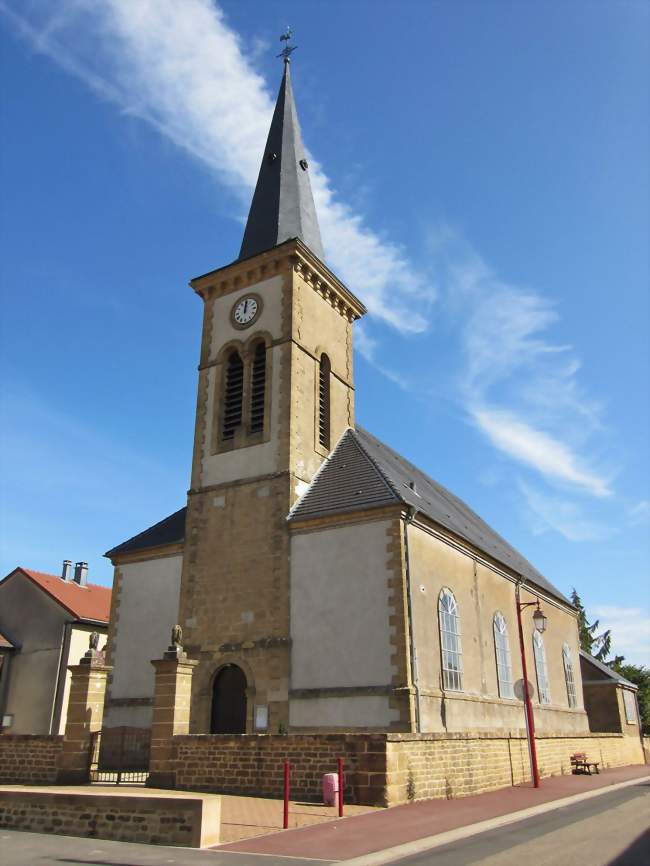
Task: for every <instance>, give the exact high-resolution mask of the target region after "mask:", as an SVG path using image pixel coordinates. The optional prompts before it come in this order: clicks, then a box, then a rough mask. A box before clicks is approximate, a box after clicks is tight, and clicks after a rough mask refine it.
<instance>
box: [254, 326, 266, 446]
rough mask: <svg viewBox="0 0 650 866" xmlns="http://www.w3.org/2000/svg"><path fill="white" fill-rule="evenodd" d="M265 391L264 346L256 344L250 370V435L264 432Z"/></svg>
mask: <svg viewBox="0 0 650 866" xmlns="http://www.w3.org/2000/svg"><path fill="white" fill-rule="evenodd" d="M265 390H266V346H265V344H264V343H257V345H256V346H255V351H254V353H253V364H252V369H251V433H260V432H261V431H262V430H264V402H265Z"/></svg>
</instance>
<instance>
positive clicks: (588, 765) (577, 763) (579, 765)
mask: <svg viewBox="0 0 650 866" xmlns="http://www.w3.org/2000/svg"><path fill="white" fill-rule="evenodd" d="M570 760H571V772H572V773H574V774H575V775H577V774H579V773H584V774H585V775H587V776H591V770H592V768H593V771H594V773H600V770H599V769H598V766H599V764H598V761H590V760H588V758H587V755H586V754H585V753H584V752H576V753H575V754H573V755H571V758H570Z"/></svg>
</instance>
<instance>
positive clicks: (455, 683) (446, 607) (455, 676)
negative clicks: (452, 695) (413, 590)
mask: <svg viewBox="0 0 650 866" xmlns="http://www.w3.org/2000/svg"><path fill="white" fill-rule="evenodd" d="M438 622H439V625H440V652H441V657H442V685H443V688H445V689H451V690H452V691H455V692H460V691H462V690H463V657H462V649H461V645H460V618H459V616H458V605H457V604H456V599H455V598H454V594H453V592H452V591H451V590H450V589H443V590H442V592H441V593H440V598H439V599H438Z"/></svg>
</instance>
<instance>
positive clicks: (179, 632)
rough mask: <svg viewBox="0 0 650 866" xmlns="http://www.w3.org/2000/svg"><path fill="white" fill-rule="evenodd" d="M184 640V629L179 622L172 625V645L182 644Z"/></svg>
mask: <svg viewBox="0 0 650 866" xmlns="http://www.w3.org/2000/svg"><path fill="white" fill-rule="evenodd" d="M182 642H183V629H182V628H181V627H180V625H178V623H177V624H176V625H175V626H173V627H172V646H178V647H179V646H181V645H182Z"/></svg>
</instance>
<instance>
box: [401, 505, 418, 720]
mask: <svg viewBox="0 0 650 866" xmlns="http://www.w3.org/2000/svg"><path fill="white" fill-rule="evenodd" d="M417 513H418V510H417V508H415V507H414V506H413V505H410V506H409V509H408V513H407V516H406V520H405V521H404V559H405V562H406V600H407V606H408V618H409V653H410V656H411V677H412V679H413V685H414V686H415V730H416V732H417V733H418V734H420V733H422V724H421V721H420V678H419V676H418V657H417V650H416V649H415V635H414V634H413V590H412V587H411V563H410V555H409V533H408V528H409V525H410V524H412V523H413V521H414V520H415V517H416V515H417Z"/></svg>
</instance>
